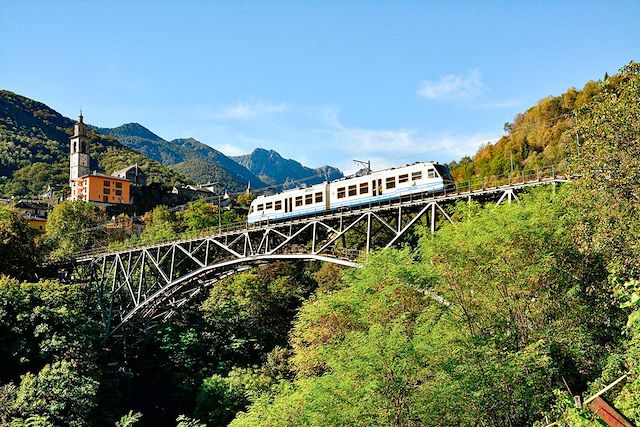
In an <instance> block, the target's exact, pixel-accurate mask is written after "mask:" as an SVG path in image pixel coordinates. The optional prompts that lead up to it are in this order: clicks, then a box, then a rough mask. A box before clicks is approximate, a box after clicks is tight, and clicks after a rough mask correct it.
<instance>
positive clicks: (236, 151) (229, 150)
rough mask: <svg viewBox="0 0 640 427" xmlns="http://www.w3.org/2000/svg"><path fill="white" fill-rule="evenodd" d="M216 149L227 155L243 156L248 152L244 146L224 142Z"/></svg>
mask: <svg viewBox="0 0 640 427" xmlns="http://www.w3.org/2000/svg"><path fill="white" fill-rule="evenodd" d="M216 150H218V151H220V152H221V153H222V154H224V155H225V156H241V155H243V154H248V152H246V151H245V150H244V149H243V148H241V147H238V146H236V145H233V144H224V145H221V146H219V147H217V148H216Z"/></svg>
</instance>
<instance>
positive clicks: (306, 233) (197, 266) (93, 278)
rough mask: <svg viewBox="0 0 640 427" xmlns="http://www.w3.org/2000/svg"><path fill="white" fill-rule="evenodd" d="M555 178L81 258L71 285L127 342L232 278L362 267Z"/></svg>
mask: <svg viewBox="0 0 640 427" xmlns="http://www.w3.org/2000/svg"><path fill="white" fill-rule="evenodd" d="M567 181H568V180H567V179H566V178H564V177H556V176H554V177H550V178H543V179H535V180H531V181H524V182H520V183H517V184H510V185H504V186H495V187H491V188H483V189H479V190H474V191H456V192H453V193H449V194H441V195H437V196H433V195H418V196H407V197H406V198H402V199H400V200H396V201H392V202H385V203H381V204H372V205H366V206H361V207H359V208H357V209H351V210H342V211H334V212H331V213H327V214H324V215H319V216H313V217H307V218H299V219H294V220H289V221H285V222H278V223H272V224H257V225H253V226H247V225H243V226H241V227H238V228H235V229H231V230H226V231H222V232H217V233H211V234H207V235H200V236H195V237H188V238H187V237H185V236H184V235H183V236H177V237H176V239H174V240H173V241H168V242H162V243H157V244H153V245H149V246H140V247H135V248H129V249H124V250H120V251H114V252H109V251H106V250H94V251H92V252H85V253H83V254H78V255H77V257H76V259H75V260H74V263H73V272H72V276H71V280H72V281H74V282H76V283H83V284H85V285H87V286H88V287H89V289H91V291H92V292H93V294H94V296H95V297H96V299H97V302H98V305H99V310H100V313H101V316H102V322H103V325H104V337H105V339H107V338H111V337H118V336H122V335H123V333H124V330H125V329H127V330H130V329H131V328H130V327H127V328H125V326H127V325H132V326H133V325H135V326H136V328H137V330H138V331H140V330H142V331H145V332H148V331H150V330H152V329H153V328H155V327H156V326H158V325H159V324H161V323H162V322H165V321H167V320H168V319H170V318H171V317H172V316H173V315H174V314H175V313H176V311H177V310H178V309H179V308H180V307H181V306H183V305H184V304H186V303H188V302H189V301H190V300H192V299H194V298H196V297H197V296H198V295H199V294H201V293H203V291H204V290H206V289H207V288H208V287H209V286H211V285H212V284H214V283H215V282H217V281H220V280H222V279H224V278H225V277H228V276H231V275H232V274H235V273H238V272H241V271H244V270H248V269H250V268H253V267H256V266H260V265H264V264H268V263H271V262H275V261H287V260H305V261H324V262H332V263H336V264H339V265H343V266H347V267H357V266H358V265H359V264H358V260H359V259H361V258H360V257H361V256H362V255H363V254H366V253H368V252H370V251H371V250H372V249H379V248H388V247H392V246H394V245H397V244H399V243H400V242H401V241H403V240H404V241H406V240H407V239H410V236H415V233H414V228H415V227H414V226H415V225H416V224H423V225H425V226H427V227H428V229H429V230H430V231H431V232H432V233H433V232H435V231H436V229H437V227H438V225H439V224H440V223H442V222H451V223H453V221H452V219H451V217H450V216H449V214H448V213H447V209H446V208H447V207H448V206H450V205H452V204H454V203H457V202H459V201H471V200H477V201H479V202H482V203H496V204H501V203H503V202H509V203H511V202H512V201H514V200H515V201H517V200H518V196H517V194H518V193H519V192H522V191H524V190H526V189H527V188H530V187H534V186H539V185H548V184H554V185H555V184H559V183H563V182H567Z"/></svg>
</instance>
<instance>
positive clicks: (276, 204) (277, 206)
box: [274, 200, 282, 211]
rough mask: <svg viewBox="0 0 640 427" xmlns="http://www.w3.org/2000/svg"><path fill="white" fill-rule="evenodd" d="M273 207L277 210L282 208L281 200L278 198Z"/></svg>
mask: <svg viewBox="0 0 640 427" xmlns="http://www.w3.org/2000/svg"><path fill="white" fill-rule="evenodd" d="M274 205H275V206H274V208H275V210H277V211H279V210H280V209H282V201H281V200H278V201H277V202H275V203H274Z"/></svg>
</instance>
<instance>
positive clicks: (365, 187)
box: [360, 182, 369, 194]
mask: <svg viewBox="0 0 640 427" xmlns="http://www.w3.org/2000/svg"><path fill="white" fill-rule="evenodd" d="M368 192H369V183H368V182H363V183H362V184H360V194H367V193H368Z"/></svg>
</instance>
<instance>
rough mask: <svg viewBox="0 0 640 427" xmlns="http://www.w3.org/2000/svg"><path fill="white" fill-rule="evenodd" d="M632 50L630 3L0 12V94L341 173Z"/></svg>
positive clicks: (436, 148)
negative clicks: (274, 152)
mask: <svg viewBox="0 0 640 427" xmlns="http://www.w3.org/2000/svg"><path fill="white" fill-rule="evenodd" d="M614 4H615V6H613V5H614ZM639 46H640V2H638V1H637V0H636V1H617V2H604V1H585V0H583V1H562V2H557V1H541V2H513V1H477V2H472V1H457V2H453V1H447V2H445V1H421V2H375V1H369V2H364V1H362V2H342V1H341V2H329V1H323V2H318V1H314V2H311V1H309V2H304V1H298V2H294V1H284V2H277V1H261V2H250V1H233V2H205V1H136V2H133V1H90V0H88V1H24V0H22V1H12V0H4V1H2V2H1V3H0V87H1V88H3V89H8V90H12V91H14V92H17V93H19V94H22V95H25V96H28V97H30V98H34V99H36V100H39V101H42V102H44V103H46V104H48V105H49V106H51V107H53V108H55V109H56V110H58V111H59V112H61V113H62V114H64V115H66V116H70V117H75V116H76V115H77V112H78V109H79V108H80V107H82V108H83V110H84V112H85V117H86V120H87V122H89V123H91V124H94V125H98V126H108V127H113V126H117V125H120V124H122V123H128V122H139V123H141V124H143V125H144V126H146V127H148V128H149V129H151V130H152V131H153V132H155V133H157V134H158V135H160V136H162V137H163V138H165V139H173V138H178V137H189V136H192V137H194V138H196V139H198V140H200V141H202V142H204V143H207V144H209V145H211V146H212V147H214V148H217V149H219V150H220V151H222V152H223V153H225V154H229V155H236V154H241V153H247V152H250V151H252V150H253V149H254V148H256V147H263V148H273V149H275V150H277V151H278V152H280V153H281V154H282V155H284V156H285V157H292V158H295V159H297V160H299V161H301V162H303V163H304V164H307V165H309V166H320V165H322V164H325V163H329V164H332V165H335V166H338V167H340V168H342V169H345V170H347V171H351V170H354V169H356V166H355V165H354V164H353V163H352V159H363V160H366V159H371V160H372V161H373V166H374V168H376V169H378V168H381V167H386V166H392V165H399V164H403V163H407V162H409V161H414V160H431V159H435V160H439V161H450V160H453V159H458V158H459V157H460V156H462V155H465V154H472V153H473V152H474V151H475V150H476V149H477V147H478V146H479V145H480V144H482V143H485V142H487V141H495V140H496V139H497V138H498V137H499V136H500V135H501V131H502V128H503V124H504V123H505V122H507V121H510V120H511V119H512V118H513V117H514V116H515V114H517V113H518V112H521V111H523V110H524V109H526V108H528V107H529V106H531V105H533V104H534V103H535V102H536V101H537V100H539V99H540V98H543V97H544V96H547V95H557V94H560V93H562V92H564V91H565V90H566V89H567V88H568V87H571V86H574V87H578V88H580V87H582V86H583V85H584V83H585V82H587V81H588V80H590V79H600V78H602V76H603V75H604V73H605V72H609V73H610V74H612V73H615V72H616V71H617V69H618V68H619V67H621V66H622V65H624V64H626V63H627V62H629V61H630V60H632V59H635V60H638V59H640V58H639V57H638V47H639Z"/></svg>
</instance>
